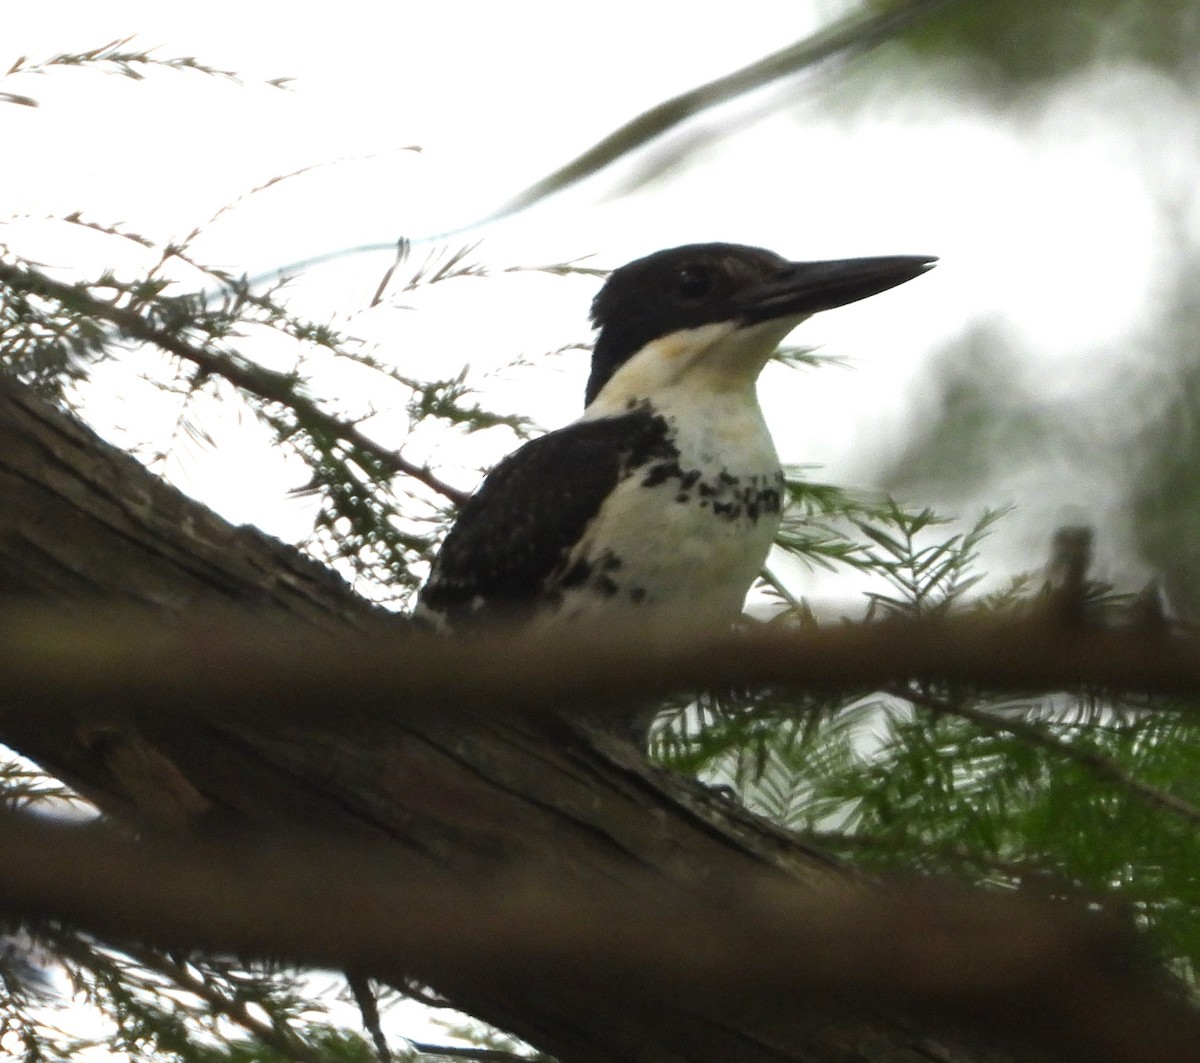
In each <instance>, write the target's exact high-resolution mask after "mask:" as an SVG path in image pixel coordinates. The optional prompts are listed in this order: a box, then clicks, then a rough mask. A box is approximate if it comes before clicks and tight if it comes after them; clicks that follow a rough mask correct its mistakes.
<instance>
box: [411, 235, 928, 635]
mask: <svg viewBox="0 0 1200 1063" xmlns="http://www.w3.org/2000/svg"><path fill="white" fill-rule="evenodd" d="M935 261H936V259H935V258H933V257H930V256H927V255H903V256H892V257H886V258H852V259H841V260H836V261H825V262H790V261H788V260H787V259H785V258H782V257H781V256H779V255H777V254H774V253H773V252H771V251H767V250H764V249H762V248H757V247H745V246H742V245H739V244H727V243H709V244H690V245H687V246H684V247H676V248H672V249H670V250H666V251H659V252H657V253H655V254H652V255H648V256H646V257H645V258H639V259H637V260H636V261H634V262H630V263H629V264H628V265H625V266H622V267H620V268H619V269H616V270H614V271H613V272H612V273H611V274H610V275H609V277H608V279H607V280H606V281H605V283H604V285H603V287H602V288H601V289H600V292H599V294H598V295H597V296H596V298H595V300H594V302H593V303H592V322H593V324H594V326H595V328H596V329H597V335H596V340H595V345H594V347H593V353H592V362H591V373H590V375H589V377H588V381H587V388H586V392H585V396H584V410H583V413H582V415H581V416H580V417H579V418H578V419H577V420H575V421H574V422H572V423H571V424H568V425H566V426H565V427H563V428H560V429H558V430H557V431H553V432H550V433H548V434H547V435H544V436H541V437H539V438H537V439H534V440H532V441H530V442H528V443H525V444H524V445H523V446H521V447H520V448H519V449H517V450H516V451H514V452H513V453H512V454H510V455H509V456H508V457H507V458H505V459H503V460H502V461H501V462H500V463H499V464H498V465H497V466H496V467H495V468H494V469H493V470H492V471H491V473H490V474H489V475H488V476H487V477H486V479H485V480H484V481H483V484H482V486H481V487H480V488H479V489H478V491H476V493H475V494H474V495H472V496H471V498H470V499H468V500H467V502H466V503H465V504H464V505H463V507H462V509H461V511H460V512H459V515H458V519H457V520H456V522H455V524H454V526H453V527H452V528H451V530H450V533H449V534H448V535H447V536H446V539H445V541H444V543H443V544H442V547H441V550H440V551H439V553H438V554H437V557H436V559H435V560H434V562H433V567H432V570H431V572H430V575H429V579H428V580H427V582H426V583H425V586H424V587H423V589H422V590H421V592H420V596H419V599H418V605H417V610H416V616H417V617H419V618H420V619H421V620H422V622H424V623H427V624H430V625H431V626H433V627H434V628H435V629H438V630H443V631H454V632H460V631H468V630H477V629H479V628H481V627H484V626H490V625H493V624H496V623H498V622H503V623H507V624H520V625H531V624H532V625H546V624H551V623H560V622H569V621H572V620H575V619H577V618H579V617H591V618H596V619H601V618H608V617H612V618H614V619H615V620H616V622H619V617H620V616H622V615H624V616H630V615H631V613H630V611H632V610H646V609H649V608H653V607H655V606H658V607H665V608H667V609H670V610H672V611H677V612H681V613H686V614H687V616H688V617H689V619H690V620H692V621H694V622H695V623H696V624H697V625H698V626H700V627H704V626H718V627H720V626H724V627H728V626H729V625H731V624H732V623H733V622H734V621H735V620H736V619H737V618H738V617H739V616H740V615H741V612H742V606H743V602H744V600H745V597H746V593H747V591H748V590H749V589H750V586H751V584H753V583H754V581H755V579H756V578H757V577H758V575H759V573H760V572H761V571H762V568H763V565H764V563H765V562H766V558H767V553H768V551H769V550H770V548H771V545H772V543H773V542H774V539H775V534H776V532H777V531H778V528H779V522H780V517H781V514H782V510H783V504H784V499H785V491H784V476H783V470H782V469H781V467H780V463H779V457H778V455H777V454H776V452H775V445H774V443H773V441H772V439H771V433H770V431H769V430H768V428H767V424H766V421H765V420H764V418H763V414H762V410H761V409H760V408H759V404H758V397H757V390H756V388H757V381H758V377H759V374H760V373H761V371H762V369H763V367H764V366H765V365H766V364H767V362H768V361H769V360H770V359H771V356H772V354H774V352H775V351H776V349H777V348H778V346H779V344H780V343H781V342H782V340H783V339H784V337H785V336H787V334H788V333H789V332H791V331H792V329H794V328H795V327H796V326H797V325H798V324H800V322H802V321H804V320H805V319H806V318H808V317H811V316H812V315H813V314H815V313H817V312H819V311H821V310H829V309H832V308H833V307H838V306H843V305H845V304H847V303H852V302H855V301H857V300H859V299H865V298H867V297H868V296H871V295H875V294H877V293H879V292H882V291H886V290H887V289H889V288H893V287H895V286H896V285H898V284H903V283H904V282H906V281H909V280H912V279H913V278H915V277H918V276H920V275H921V274H922V273H924V272H925V271H926V270H927V269H929V268H930V267H931V266H932V265H933V263H934V262H935Z"/></svg>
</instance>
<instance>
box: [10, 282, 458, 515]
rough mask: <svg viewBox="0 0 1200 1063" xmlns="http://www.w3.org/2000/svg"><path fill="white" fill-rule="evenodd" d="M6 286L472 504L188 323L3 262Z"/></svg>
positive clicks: (284, 377) (283, 377) (286, 380)
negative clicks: (193, 335)
mask: <svg viewBox="0 0 1200 1063" xmlns="http://www.w3.org/2000/svg"><path fill="white" fill-rule="evenodd" d="M0 284H4V285H7V286H9V287H11V288H14V289H17V290H20V291H23V292H30V293H33V294H35V295H38V296H41V297H43V298H46V299H51V300H54V301H55V302H57V303H58V304H60V305H62V306H64V307H66V308H68V309H70V310H71V311H72V312H74V313H77V314H82V315H86V316H87V317H89V318H92V319H94V320H97V321H104V322H107V323H108V324H110V325H112V326H113V327H114V328H115V329H116V330H117V332H119V333H120V334H121V335H123V336H124V337H126V338H128V339H132V340H137V341H139V342H142V343H150V344H153V345H154V346H156V347H158V348H160V349H161V350H163V351H166V352H167V353H168V354H172V355H174V356H175V357H177V358H180V359H183V360H184V361H187V362H190V363H192V364H193V365H195V366H197V367H198V368H199V369H201V370H202V371H203V372H205V373H211V374H213V375H214V376H219V377H221V378H223V379H224V380H227V381H229V383H231V384H233V385H234V386H235V387H237V388H239V389H241V390H243V391H246V392H248V393H249V394H251V395H254V396H256V397H258V398H259V399H262V400H264V401H266V402H271V403H278V404H280V405H282V406H286V407H290V408H291V409H293V410H295V411H296V414H297V415H298V416H299V417H300V418H301V420H302V421H304V422H305V423H306V424H308V425H309V426H310V427H312V428H313V429H315V430H317V431H320V432H324V433H326V434H328V435H329V436H332V437H333V438H336V439H340V440H342V441H344V442H345V443H347V444H349V445H350V446H351V447H354V448H356V449H358V450H359V451H361V452H363V453H364V454H367V455H369V456H370V457H371V458H372V459H374V460H375V461H376V462H378V463H379V465H380V466H382V467H383V468H384V469H386V470H388V471H390V472H393V473H398V474H402V475H404V476H409V477H411V478H412V479H414V480H417V481H418V482H419V483H422V484H424V485H425V486H426V487H428V488H429V489H430V490H432V491H435V492H437V493H438V494H440V495H442V497H444V498H446V499H448V500H449V501H450V502H452V503H454V504H455V505H461V504H462V503H463V502H464V501H466V498H467V492H465V491H460V490H459V489H458V488H456V487H453V486H451V485H450V484H448V483H445V482H444V481H443V480H441V479H440V478H439V477H438V476H436V475H435V474H434V473H433V472H432V471H431V470H430V469H429V468H427V467H425V466H421V465H416V464H414V463H413V462H410V461H407V460H406V459H405V458H403V457H402V456H401V455H400V454H398V453H396V452H395V451H394V450H390V449H389V448H387V447H384V446H382V445H380V444H379V443H377V442H375V441H374V440H373V439H371V438H370V437H368V436H367V435H365V434H364V433H363V432H362V431H361V430H360V429H359V428H358V427H357V426H356V425H353V424H348V423H346V422H344V421H341V420H339V419H338V418H336V417H334V416H333V415H331V414H329V413H326V412H325V411H324V410H322V409H321V408H320V406H318V405H317V403H316V402H315V401H313V400H312V399H310V398H308V397H307V396H305V395H303V394H301V393H300V391H299V389H298V387H297V382H296V380H295V378H294V377H293V376H292V375H290V374H287V373H280V372H276V371H275V370H272V369H267V368H265V367H264V366H260V365H256V364H254V363H253V362H250V361H248V360H247V359H245V358H242V357H241V356H239V355H237V354H235V353H232V352H222V351H217V350H214V349H213V348H211V347H209V346H207V345H204V344H196V343H192V342H190V341H189V340H187V339H185V338H184V336H183V335H182V333H183V330H184V329H185V328H186V327H187V321H186V320H180V321H178V322H174V323H172V324H171V325H170V326H166V325H160V324H157V323H155V322H154V321H152V320H150V319H149V318H148V317H146V316H144V315H143V314H141V313H139V312H138V311H137V310H134V309H131V308H130V307H127V306H120V305H118V304H117V303H116V302H115V301H110V300H106V299H100V298H97V297H96V296H95V295H93V294H92V293H91V292H90V291H89V290H88V289H87V288H86V287H85V286H83V285H78V284H65V283H63V282H61V281H56V280H54V279H53V278H51V277H48V276H46V275H45V274H44V273H41V272H40V271H38V270H33V269H30V268H27V267H21V266H16V265H13V264H11V263H7V262H0Z"/></svg>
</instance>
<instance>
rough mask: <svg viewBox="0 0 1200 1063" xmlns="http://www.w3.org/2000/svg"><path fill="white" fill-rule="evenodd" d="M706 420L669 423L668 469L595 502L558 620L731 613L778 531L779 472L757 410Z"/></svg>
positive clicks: (708, 617) (722, 617)
mask: <svg viewBox="0 0 1200 1063" xmlns="http://www.w3.org/2000/svg"><path fill="white" fill-rule="evenodd" d="M668 412H669V411H668ZM715 414H716V415H714V416H709V417H704V418H699V417H695V416H692V417H689V418H670V420H671V423H672V428H673V430H674V438H673V441H674V443H675V445H676V446H677V447H678V449H679V458H678V462H677V469H674V470H671V471H670V472H669V473H668V474H664V473H663V472H662V470H661V469H659V470H658V471H655V470H654V469H653V468H651V469H650V470H645V469H644V470H639V471H638V472H635V473H634V474H633V475H632V476H630V477H629V478H628V479H626V480H624V481H623V482H622V483H621V484H619V485H618V487H617V489H616V490H615V491H614V492H613V494H612V495H611V496H610V497H609V498H608V499H607V500H606V501H605V503H604V505H603V507H602V508H601V510H600V512H599V513H598V514H597V516H596V518H595V520H593V522H592V523H591V525H589V527H588V528H587V531H586V534H585V535H584V537H583V539H582V541H581V543H580V544H579V546H578V547H577V548H576V550H575V551H574V553H573V555H572V557H573V559H577V558H586V559H588V560H589V561H590V563H591V566H592V569H593V575H592V578H591V579H589V580H588V581H587V582H585V583H583V584H582V585H580V586H573V587H569V588H564V594H563V599H562V603H561V608H560V610H559V611H558V615H559V616H560V617H571V616H581V615H583V616H586V615H590V614H595V613H598V612H601V611H604V610H611V609H613V608H614V607H616V608H622V607H625V606H629V607H639V606H647V605H648V606H656V605H657V606H663V607H667V608H675V609H680V608H682V609H686V611H687V612H688V614H689V616H694V617H695V618H696V620H697V621H698V622H702V623H704V622H707V623H715V622H720V623H730V622H732V621H733V620H734V619H736V617H737V616H738V615H739V614H740V612H741V609H742V604H743V601H744V600H745V597H746V592H747V590H748V589H749V588H750V585H751V584H752V583H753V582H754V580H755V579H756V578H757V577H758V575H759V573H760V572H761V571H762V567H763V564H764V562H765V561H766V558H767V553H768V551H769V550H770V548H771V544H772V542H773V541H774V538H775V533H776V531H777V530H778V528H779V520H780V510H781V508H782V495H783V483H782V474H781V473H780V470H779V460H778V458H777V456H776V454H775V448H774V445H773V444H772V442H771V437H770V434H769V433H768V432H767V429H766V425H765V424H764V423H763V421H762V415H761V414H760V413H759V411H758V407H757V404H754V405H752V406H747V405H746V404H745V403H740V402H739V403H737V404H735V405H731V406H730V407H729V408H724V409H721V410H718V411H715ZM681 423H682V424H685V425H687V426H689V429H690V430H688V431H685V430H683V429H681V428H680V424H681ZM606 566H607V567H606Z"/></svg>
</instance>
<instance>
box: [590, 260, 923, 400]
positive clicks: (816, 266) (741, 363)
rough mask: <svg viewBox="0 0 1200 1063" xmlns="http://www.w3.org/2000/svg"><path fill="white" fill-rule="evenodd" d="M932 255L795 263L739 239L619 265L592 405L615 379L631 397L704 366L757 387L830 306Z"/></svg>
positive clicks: (598, 314)
mask: <svg viewBox="0 0 1200 1063" xmlns="http://www.w3.org/2000/svg"><path fill="white" fill-rule="evenodd" d="M935 261H936V259H934V258H932V257H930V256H928V255H900V256H894V257H890V258H849V259H840V260H837V261H832V262H789V261H788V260H787V259H785V258H782V257H780V256H779V255H777V254H775V253H774V252H771V251H765V250H763V249H762V248H758V247H743V246H741V245H740V244H689V245H687V246H685V247H675V248H672V249H670V250H669V251H659V252H657V253H655V254H653V255H647V256H646V257H645V258H639V259H638V260H637V261H635V262H630V263H629V264H628V265H626V266H622V267H621V268H620V269H617V270H614V271H613V272H612V274H611V275H610V276H609V278H608V280H607V281H606V282H605V284H604V287H603V288H601V289H600V292H599V294H598V295H597V296H596V298H595V301H594V302H593V303H592V322H593V323H594V325H595V326H596V328H597V329H598V330H599V335H598V336H597V337H596V346H595V350H594V353H593V355H592V372H591V376H590V377H589V379H588V385H587V393H586V397H585V401H586V404H587V405H589V406H590V405H591V404H592V402H593V401H594V400H595V399H596V398H597V397H598V396H599V395H600V394H601V392H602V391H604V390H605V387H606V385H608V384H609V382H610V381H613V380H614V378H619V379H618V380H617V381H616V382H615V383H614V387H619V390H620V391H621V394H622V396H624V395H626V394H629V395H633V394H637V393H643V394H645V393H650V394H652V393H654V392H655V391H656V390H658V389H660V388H663V387H668V386H671V385H672V384H675V383H678V382H679V381H681V380H683V379H684V378H685V377H691V376H693V375H696V374H699V375H700V376H702V377H703V379H704V380H706V381H707V382H708V383H709V384H710V386H714V387H730V388H732V387H746V386H753V384H754V381H755V380H756V379H757V377H758V374H759V373H760V372H761V370H762V368H763V366H764V365H766V363H767V361H768V359H769V358H770V357H771V354H772V353H773V352H774V351H775V349H776V347H778V346H779V343H780V342H781V341H782V340H783V338H784V337H785V336H786V335H787V334H788V333H789V332H791V331H792V329H794V328H795V327H796V326H797V325H798V324H799V323H800V322H801V321H803V320H804V319H805V318H807V317H810V316H811V315H813V314H815V313H817V312H818V311H821V310H830V309H832V308H833V307H835V306H844V305H845V304H846V303H853V302H855V301H857V300H859V299H865V298H866V297H867V296H869V295H875V294H877V293H878V292H882V291H886V290H887V289H888V288H894V287H895V286H896V285H897V284H903V283H904V282H905V281H908V280H912V279H913V278H914V277H918V276H920V275H921V274H922V273H924V272H925V271H926V270H927V269H929V268H930V266H932V265H933V263H934V262H935Z"/></svg>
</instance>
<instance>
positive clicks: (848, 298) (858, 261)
mask: <svg viewBox="0 0 1200 1063" xmlns="http://www.w3.org/2000/svg"><path fill="white" fill-rule="evenodd" d="M936 261H937V259H936V258H935V257H933V256H931V255H893V256H891V257H888V258H843V259H837V260H835V261H832V262H789V263H788V264H787V265H786V266H785V267H784V268H783V269H781V270H780V271H779V273H778V274H777V275H776V276H775V277H773V278H771V280H769V281H766V282H765V283H764V284H760V285H758V286H756V287H754V288H749V289H746V290H745V291H742V292H740V293H739V294H738V295H736V296H735V297H734V305H735V306H736V307H737V309H738V310H739V311H740V312H741V314H742V315H743V317H744V319H745V321H746V323H747V324H754V323H755V322H758V321H773V320H774V319H775V318H779V317H791V316H792V315H793V314H815V313H817V312H818V311H821V310H832V309H833V308H834V307H835V306H845V305H846V304H847V303H855V302H858V300H859V299H866V298H867V296H869V295H878V294H879V293H880V292H886V291H887V290H888V289H889V288H895V287H896V285H898V284H903V283H904V282H905V281H910V280H912V279H913V278H914V277H919V276H920V275H921V274H922V273H924V272H925V271H926V270H929V269H932V268H933V264H934V263H935V262H936Z"/></svg>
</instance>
